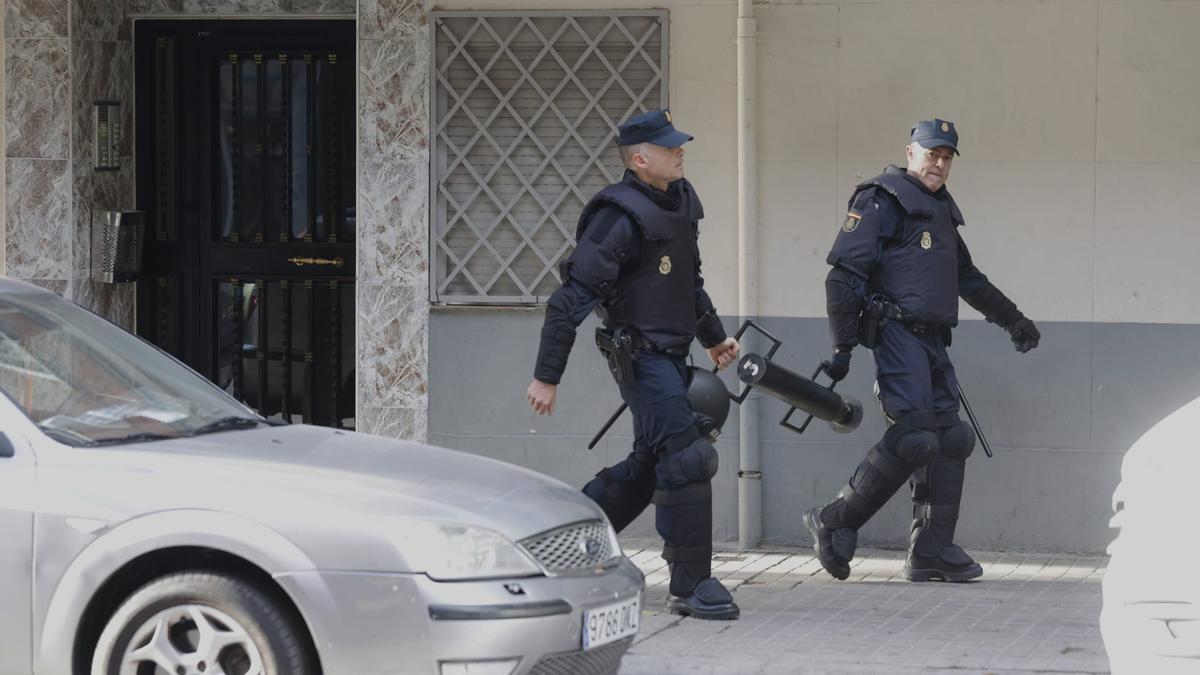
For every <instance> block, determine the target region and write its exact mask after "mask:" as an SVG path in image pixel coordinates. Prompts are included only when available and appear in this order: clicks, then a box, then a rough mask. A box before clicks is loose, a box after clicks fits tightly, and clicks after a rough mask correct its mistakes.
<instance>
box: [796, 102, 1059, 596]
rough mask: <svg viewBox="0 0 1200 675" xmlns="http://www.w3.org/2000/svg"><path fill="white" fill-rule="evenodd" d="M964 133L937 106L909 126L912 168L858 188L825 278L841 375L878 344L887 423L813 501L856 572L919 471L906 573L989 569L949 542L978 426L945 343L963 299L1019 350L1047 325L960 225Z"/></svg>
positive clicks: (816, 524)
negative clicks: (998, 282) (979, 255)
mask: <svg viewBox="0 0 1200 675" xmlns="http://www.w3.org/2000/svg"><path fill="white" fill-rule="evenodd" d="M957 154H958V132H957V131H956V130H955V129H954V125H953V124H952V123H950V122H947V121H944V120H940V119H934V120H928V121H922V122H918V123H917V125H916V126H914V127H913V128H912V132H911V142H910V144H909V145H908V148H907V155H908V168H907V170H906V169H901V168H900V167H897V166H890V167H888V168H887V170H886V171H884V173H883V174H881V175H879V176H876V177H875V178H872V179H871V180H868V181H866V182H864V183H861V184H860V185H858V187H857V188H855V191H854V195H853V196H852V197H851V198H850V211H849V213H848V214H847V215H846V219H845V221H844V222H843V223H842V227H841V231H840V232H838V236H837V240H836V241H835V242H834V244H833V250H831V251H830V253H829V257H828V258H827V260H826V261H827V262H828V263H829V264H830V265H832V266H833V269H832V270H830V272H829V275H828V277H826V279H825V293H826V301H827V310H828V313H829V324H830V329H831V332H832V334H833V342H834V355H833V358H832V359H831V360H830V361H828V362H826V370H827V372H828V374H829V375H830V377H832V379H833V380H834V381H839V380H841V379H842V378H844V377H845V376H846V374H847V372H849V369H850V354H851V350H853V348H854V346H855V345H857V344H863V346H865V347H868V348H870V349H872V350H873V351H874V354H875V367H876V384H877V386H878V389H879V397H880V401H881V402H882V404H883V410H884V414H885V415H886V417H887V419H888V423H889V427H888V430H887V432H886V433H885V434H884V436H883V439H882V440H880V441H879V442H878V443H877V444H876V445H875V447H873V448H871V450H870V451H869V452H868V453H867V457H866V459H865V460H863V462H862V463H861V464H859V465H858V468H857V469H856V470H855V471H854V474H853V475H852V476H851V477H850V482H849V483H848V484H847V485H846V486H845V487H844V488H842V490H841V491H840V492H839V493H838V495H837V497H835V498H834V500H833V501H831V502H829V503H828V504H827V505H825V506H824V507H822V508H815V509H812V510H811V511H809V512H808V513H806V514H805V522H806V524H807V526H808V528H809V530H810V531H811V532H812V535H813V540H814V546H815V548H816V550H817V554H818V557H819V559H820V561H821V565H822V566H823V567H824V568H825V570H826V571H827V572H829V573H830V574H831V575H833V576H834V577H836V578H838V579H845V578H846V577H847V576H849V574H850V560H851V558H853V557H854V549H855V546H856V544H857V531H858V529H859V528H860V527H862V526H863V524H864V523H866V522H867V520H869V519H870V518H871V516H873V515H874V514H875V513H876V512H877V511H878V510H879V509H880V508H881V507H882V506H883V505H884V503H886V502H887V500H888V499H889V498H890V497H891V496H892V495H893V494H895V492H896V490H898V489H899V488H900V486H901V485H903V484H904V482H905V481H910V485H911V488H912V500H913V524H912V533H911V539H910V544H909V552H908V557H907V559H906V560H905V565H904V575H905V577H906V578H907V579H910V580H912V581H928V580H931V579H940V580H944V581H966V580H968V579H974V578H976V577H978V576H980V575H981V574H983V568H981V567H980V566H979V564H978V563H976V562H975V561H974V560H972V559H971V556H969V555H967V553H966V552H965V551H963V550H962V549H961V548H959V547H958V546H956V545H955V544H954V543H953V539H954V528H955V524H956V523H957V520H958V507H959V502H960V500H961V497H962V486H963V474H964V471H965V467H966V459H967V457H968V456H970V454H971V450H972V449H973V448H974V447H975V434H974V432H973V431H972V429H971V427H969V426H968V425H966V424H964V423H963V421H962V420H961V419H959V416H958V381H957V380H956V379H955V376H954V366H953V365H952V364H951V363H950V358H949V356H948V355H947V354H946V347H947V346H948V345H949V344H950V333H951V328H953V326H955V325H956V324H957V323H958V298H959V297H962V298H963V299H964V300H966V302H967V304H969V305H970V306H972V307H974V308H975V309H977V310H979V312H980V313H982V314H983V316H984V317H985V318H986V319H987V320H988V321H989V322H992V323H996V324H999V325H1000V327H1001V328H1003V329H1004V330H1006V331H1008V333H1009V335H1010V337H1011V338H1012V341H1013V344H1014V345H1015V346H1016V348H1017V351H1019V352H1022V353H1024V352H1027V351H1029V350H1030V349H1033V348H1034V347H1036V346H1037V344H1038V340H1040V339H1041V334H1040V333H1039V332H1038V329H1037V327H1036V326H1034V325H1033V322H1032V321H1030V320H1029V319H1027V318H1025V315H1024V314H1022V313H1021V312H1020V311H1019V310H1018V309H1017V307H1016V305H1014V304H1013V302H1012V301H1011V300H1009V299H1008V298H1007V297H1005V296H1004V294H1003V293H1001V292H1000V290H999V289H997V288H996V287H995V286H993V285H992V283H991V282H990V281H988V278H987V277H986V276H984V275H983V273H982V272H980V271H979V269H978V268H977V267H975V265H974V264H973V263H972V262H971V254H970V252H969V251H968V250H967V245H966V244H965V243H964V242H963V239H962V237H961V236H960V235H959V233H958V228H959V227H962V225H963V217H962V213H961V212H960V211H959V209H958V205H957V204H955V203H954V198H953V197H951V196H950V193H949V192H948V191H947V190H946V186H945V184H946V180H947V178H949V176H950V165H951V163H952V162H953V160H954V156H955V155H957Z"/></svg>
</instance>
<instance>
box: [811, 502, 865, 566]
mask: <svg viewBox="0 0 1200 675" xmlns="http://www.w3.org/2000/svg"><path fill="white" fill-rule="evenodd" d="M804 524H805V525H807V526H808V531H809V532H810V533H811V534H812V538H813V550H814V551H816V553H817V560H820V561H821V567H824V568H825V571H826V572H829V574H830V575H832V576H833V578H834V579H845V578H846V577H848V576H850V558H852V557H853V556H854V548H855V546H854V543H855V542H856V541H857V539H858V534H857V533H856V532H855V531H854V530H851V529H849V528H845V527H843V528H841V529H840V530H834V529H832V528H829V527H825V524H824V523H823V522H821V507H819V506H818V507H814V508H811V509H809V510H808V512H807V513H805V514H804ZM835 535H836V539H837V540H838V543H839V544H842V545H841V546H835V545H834V539H835ZM847 544H849V546H847ZM847 549H848V551H847ZM847 552H848V553H849V555H846V554H847Z"/></svg>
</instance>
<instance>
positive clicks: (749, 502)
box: [737, 0, 762, 549]
mask: <svg viewBox="0 0 1200 675" xmlns="http://www.w3.org/2000/svg"><path fill="white" fill-rule="evenodd" d="M737 60H738V75H737V82H738V104H737V117H738V119H737V122H738V165H737V171H738V224H737V230H738V314H739V316H740V317H741V319H742V321H745V320H746V319H757V318H758V148H757V145H758V137H757V135H756V133H755V121H756V117H757V115H758V21H757V20H756V19H755V18H754V0H738V17H737ZM758 400H759V394H758V393H757V392H754V393H752V394H751V395H750V396H749V397H748V398H747V399H746V401H745V402H744V403H743V404H742V407H741V413H740V415H739V419H740V422H739V427H738V438H739V443H738V445H739V448H738V450H739V455H740V464H739V467H740V470H739V471H738V547H739V548H742V549H751V548H756V547H757V546H758V545H759V544H761V543H762V463H761V458H760V452H759V443H758V417H759V415H758Z"/></svg>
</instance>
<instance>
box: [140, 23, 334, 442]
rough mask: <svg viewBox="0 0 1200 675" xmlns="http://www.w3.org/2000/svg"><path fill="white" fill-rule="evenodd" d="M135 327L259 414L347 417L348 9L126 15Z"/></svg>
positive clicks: (330, 421)
mask: <svg viewBox="0 0 1200 675" xmlns="http://www.w3.org/2000/svg"><path fill="white" fill-rule="evenodd" d="M136 50H137V56H136V58H137V64H136V68H137V80H138V90H137V111H138V128H137V133H138V137H137V145H138V168H139V171H138V202H139V208H141V209H142V210H144V211H145V212H146V213H147V215H148V219H147V220H148V225H147V226H148V242H147V255H146V261H147V274H146V276H145V277H144V279H143V282H142V283H141V284H139V312H138V324H139V325H138V329H139V332H140V333H141V334H142V335H143V336H144V337H146V338H148V339H150V340H151V341H153V342H154V343H156V344H158V345H159V346H161V347H163V348H165V349H167V350H168V351H170V352H172V353H173V354H175V355H177V356H178V357H180V358H181V359H182V360H183V361H184V362H186V363H188V364H189V365H191V366H192V367H194V368H196V369H197V370H198V371H199V372H201V373H202V374H204V375H206V376H207V377H209V378H210V379H212V380H213V381H214V382H215V383H216V384H217V385H219V386H221V387H222V388H224V389H225V390H226V391H228V392H229V393H231V394H232V395H233V396H235V397H237V398H239V399H240V400H243V401H245V402H246V403H247V404H248V405H250V406H251V407H253V408H255V409H256V410H258V412H259V413H260V414H263V415H266V416H272V417H277V418H281V419H285V420H288V421H303V422H307V423H312V424H324V425H331V426H352V425H353V420H354V344H355V340H354V309H353V308H354V269H355V255H354V254H355V251H354V240H355V233H354V227H355V222H354V203H355V174H354V139H355V128H354V119H355V114H354V113H355V111H354V106H355V79H356V68H355V49H354V24H353V22H347V21H321V22H316V21H311V22H310V21H287V22H263V21H221V22H197V21H161V22H157V21H156V22H144V23H139V24H138V25H137V35H136Z"/></svg>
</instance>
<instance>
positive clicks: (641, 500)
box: [583, 454, 655, 532]
mask: <svg viewBox="0 0 1200 675" xmlns="http://www.w3.org/2000/svg"><path fill="white" fill-rule="evenodd" d="M643 459H644V458H640V457H638V456H637V455H635V454H630V455H629V456H628V457H626V458H625V459H624V460H622V461H620V462H618V463H617V464H615V465H613V466H612V467H610V468H607V469H602V470H601V471H600V472H599V473H597V474H596V477H595V478H593V479H592V480H590V481H588V483H587V485H584V486H583V494H584V495H586V496H587V497H588V498H590V499H591V500H592V501H594V502H596V503H597V504H599V505H600V508H601V509H603V510H604V513H605V515H607V516H608V519H609V521H611V522H612V525H613V528H614V529H616V531H617V532H620V531H621V530H622V529H624V528H625V527H626V526H627V525H629V523H631V522H633V520H634V519H635V518H637V517H638V515H639V514H641V512H642V511H644V510H645V509H646V506H647V505H649V503H650V498H651V496H652V495H653V494H654V484H655V475H654V467H653V462H647V461H642V460H643Z"/></svg>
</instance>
